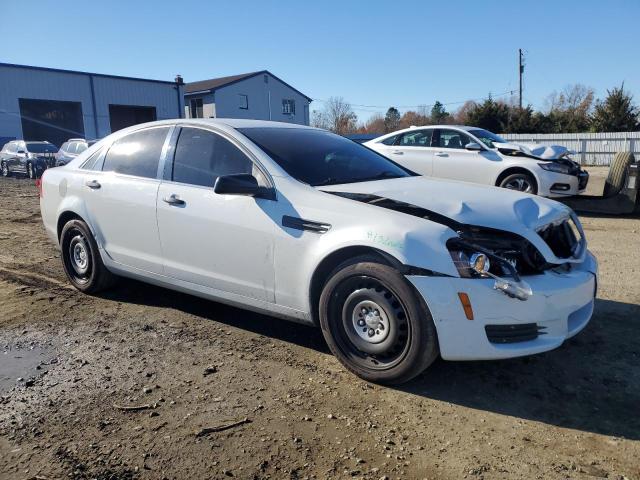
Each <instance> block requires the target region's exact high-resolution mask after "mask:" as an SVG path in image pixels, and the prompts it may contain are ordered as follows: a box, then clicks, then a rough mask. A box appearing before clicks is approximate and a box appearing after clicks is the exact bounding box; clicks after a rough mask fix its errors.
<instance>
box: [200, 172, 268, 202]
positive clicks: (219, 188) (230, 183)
mask: <svg viewBox="0 0 640 480" xmlns="http://www.w3.org/2000/svg"><path fill="white" fill-rule="evenodd" d="M213 191H214V192H215V193H219V194H225V195H247V196H249V197H259V196H262V194H263V193H264V189H263V188H262V187H260V185H258V180H257V179H256V177H254V176H253V175H251V174H250V173H236V174H233V175H223V176H221V177H218V178H217V179H216V183H215V184H214V186H213Z"/></svg>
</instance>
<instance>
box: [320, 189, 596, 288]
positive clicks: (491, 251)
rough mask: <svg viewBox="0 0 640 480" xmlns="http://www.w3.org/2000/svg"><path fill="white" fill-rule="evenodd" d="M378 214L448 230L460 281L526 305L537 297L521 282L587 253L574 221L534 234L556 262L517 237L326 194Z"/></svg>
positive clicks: (385, 203) (409, 208)
mask: <svg viewBox="0 0 640 480" xmlns="http://www.w3.org/2000/svg"><path fill="white" fill-rule="evenodd" d="M328 193H332V194H334V195H338V196H341V197H345V198H349V199H351V200H355V201H359V202H362V203H367V204H369V205H374V206H377V207H380V208H385V209H389V210H394V211H396V212H400V213H404V214H407V215H411V216H415V217H419V218H423V219H425V220H429V221H432V222H435V223H439V224H441V225H445V226H447V227H449V228H450V229H452V230H453V231H454V232H456V234H457V236H455V237H452V238H450V239H449V240H448V241H447V242H446V248H447V250H448V251H449V254H450V255H451V258H452V260H453V263H454V265H455V267H456V269H457V271H458V273H459V275H460V277H462V278H493V279H494V280H495V284H494V288H495V289H496V290H498V291H500V292H502V293H504V294H505V295H507V296H509V297H512V298H517V299H519V300H527V299H528V298H530V297H531V296H532V295H533V292H532V289H531V287H529V285H528V284H527V282H526V281H525V280H523V277H527V276H532V275H542V274H544V273H545V272H546V271H547V270H552V269H570V268H571V261H572V260H573V261H576V259H579V258H580V257H581V256H582V255H583V253H584V250H585V248H586V242H585V239H584V235H583V232H582V229H581V228H580V227H579V224H578V222H577V219H576V218H575V217H574V216H573V215H567V216H562V217H560V218H559V219H556V220H554V221H553V222H551V223H548V224H545V225H543V226H541V227H538V228H536V230H535V232H536V235H538V236H539V237H540V239H541V240H542V241H543V242H544V244H546V246H547V247H548V249H549V250H550V253H552V254H553V255H552V256H551V257H555V259H554V261H553V262H549V261H547V258H545V255H544V254H543V253H541V251H540V250H539V249H538V247H537V246H536V245H534V243H532V242H531V241H530V240H528V239H527V238H525V237H524V236H522V235H519V234H517V233H513V232H509V231H505V230H500V229H496V228H490V227H483V226H477V225H469V224H466V223H461V222H459V221H456V220H454V219H452V218H449V217H448V216H446V215H442V214H441V213H438V212H434V211H431V210H429V209H426V208H423V207H420V206H417V205H412V204H410V203H406V202H402V201H399V200H394V199H391V198H386V197H382V196H378V195H373V194H365V193H351V192H335V191H332V192H328Z"/></svg>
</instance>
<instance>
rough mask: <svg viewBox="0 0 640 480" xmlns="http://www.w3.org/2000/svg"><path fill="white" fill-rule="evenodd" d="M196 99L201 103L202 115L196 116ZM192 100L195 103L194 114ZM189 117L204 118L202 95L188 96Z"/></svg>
mask: <svg viewBox="0 0 640 480" xmlns="http://www.w3.org/2000/svg"><path fill="white" fill-rule="evenodd" d="M198 100H200V103H201V104H202V116H201V117H198V116H197V112H198V105H197V102H198ZM192 102H195V103H196V108H195V112H196V115H194V114H193V113H194V108H193V105H192ZM189 117H191V118H204V99H203V98H202V97H195V98H190V99H189Z"/></svg>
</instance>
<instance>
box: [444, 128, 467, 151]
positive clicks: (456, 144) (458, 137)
mask: <svg viewBox="0 0 640 480" xmlns="http://www.w3.org/2000/svg"><path fill="white" fill-rule="evenodd" d="M470 142H471V137H469V136H468V135H467V134H466V133H462V132H459V131H457V130H444V129H443V130H440V142H439V145H438V146H439V147H440V148H458V149H464V146H465V145H466V144H467V143H470Z"/></svg>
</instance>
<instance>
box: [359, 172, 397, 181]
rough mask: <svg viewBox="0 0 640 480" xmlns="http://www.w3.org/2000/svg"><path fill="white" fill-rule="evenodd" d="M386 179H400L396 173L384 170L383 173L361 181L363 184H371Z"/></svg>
mask: <svg viewBox="0 0 640 480" xmlns="http://www.w3.org/2000/svg"><path fill="white" fill-rule="evenodd" d="M387 178H401V176H400V175H399V174H397V173H394V172H391V171H389V170H385V171H383V172H380V173H378V174H377V175H374V176H373V177H369V178H367V179H365V180H362V181H363V182H371V181H374V180H384V179H387Z"/></svg>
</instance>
